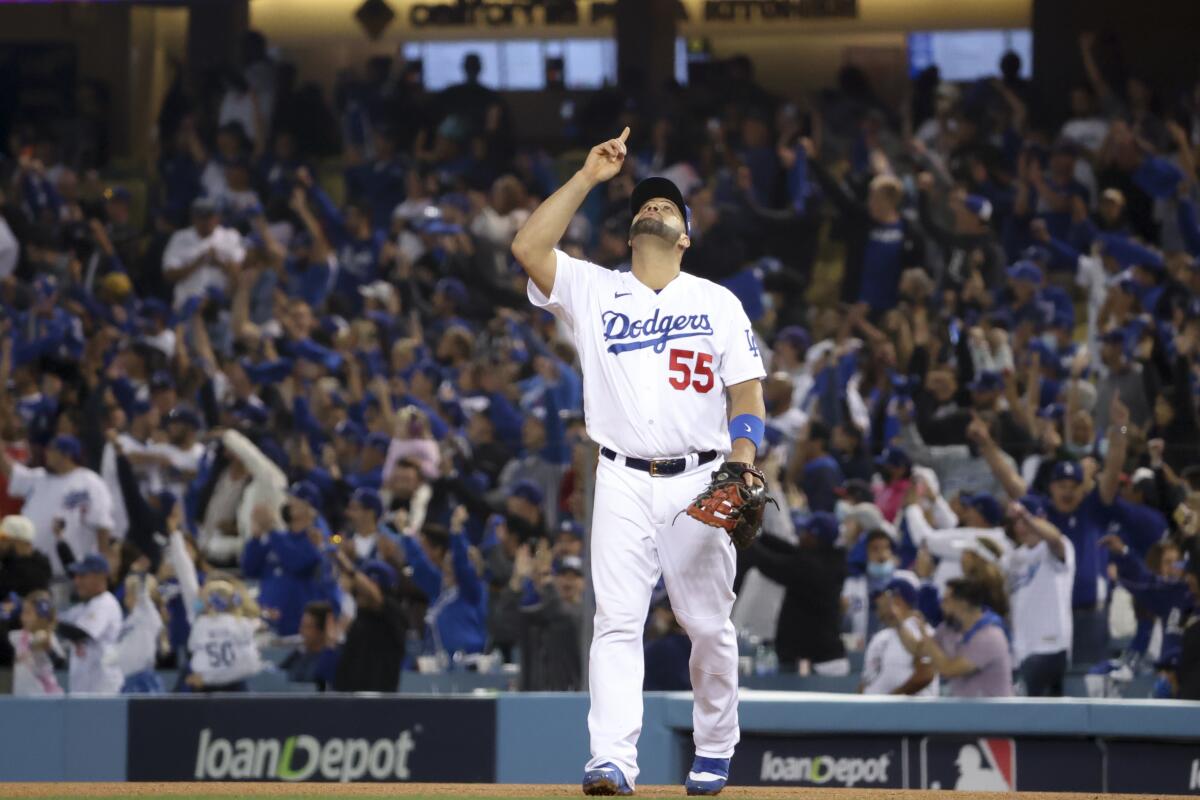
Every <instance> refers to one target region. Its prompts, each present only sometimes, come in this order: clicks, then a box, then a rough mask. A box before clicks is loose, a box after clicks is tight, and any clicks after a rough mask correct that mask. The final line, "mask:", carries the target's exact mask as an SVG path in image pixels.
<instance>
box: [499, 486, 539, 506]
mask: <svg viewBox="0 0 1200 800" xmlns="http://www.w3.org/2000/svg"><path fill="white" fill-rule="evenodd" d="M508 496H509V497H519V498H521V499H522V500H526V501H528V502H530V503H533V504H534V505H535V506H540V505H541V504H542V500H544V499H545V497H546V496H545V493H544V492H542V490H541V488H540V487H539V486H538V485H537V484H536V483H534V482H533V481H517V482H516V483H514V484H513V485H512V488H510V489H509V490H508Z"/></svg>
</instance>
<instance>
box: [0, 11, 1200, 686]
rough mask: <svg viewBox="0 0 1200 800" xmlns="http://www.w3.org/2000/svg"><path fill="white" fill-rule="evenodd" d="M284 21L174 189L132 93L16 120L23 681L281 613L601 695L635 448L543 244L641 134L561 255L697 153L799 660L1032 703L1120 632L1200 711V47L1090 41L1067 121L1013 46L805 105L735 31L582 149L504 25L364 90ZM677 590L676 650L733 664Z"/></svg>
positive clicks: (189, 133) (605, 93) (386, 63)
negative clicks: (597, 504) (508, 53)
mask: <svg viewBox="0 0 1200 800" xmlns="http://www.w3.org/2000/svg"><path fill="white" fill-rule="evenodd" d="M244 50H245V52H246V59H245V63H244V64H242V65H240V66H239V68H237V69H230V70H228V71H227V72H226V73H223V74H219V75H214V76H211V80H209V81H207V82H205V83H204V84H203V85H201V86H195V87H193V86H190V85H189V84H188V83H187V81H186V80H185V78H184V73H183V72H182V70H181V71H180V73H179V75H178V76H177V78H176V80H175V82H174V84H173V85H172V88H171V90H170V92H169V94H168V96H167V98H166V100H165V102H164V103H163V107H162V111H161V114H160V116H159V120H158V131H157V142H158V146H159V152H158V153H157V154H156V158H155V159H154V162H155V164H156V166H155V170H154V173H153V175H152V176H150V187H151V191H150V193H149V197H148V199H147V208H146V214H145V219H144V220H142V219H139V218H138V217H137V216H135V214H134V205H135V203H134V202H133V196H132V193H131V192H130V191H129V189H128V188H127V187H125V186H123V185H121V184H119V183H107V184H106V183H105V182H104V181H102V179H101V175H103V174H105V168H106V166H107V164H106V163H105V161H104V155H103V154H104V150H105V146H104V143H103V141H101V140H100V139H99V138H97V137H96V136H95V131H96V130H97V129H96V126H94V125H86V124H84V123H85V121H86V120H84V119H82V118H80V119H65V120H48V119H38V118H32V117H31V118H28V119H17V120H16V121H15V122H14V124H12V125H11V131H10V138H9V141H7V142H5V143H4V149H5V152H6V155H5V157H4V159H3V160H2V161H0V173H2V175H3V197H2V202H0V312H2V315H0V317H2V318H0V330H2V332H3V333H2V341H0V439H2V440H3V443H4V447H3V448H2V450H0V480H2V486H0V506H2V508H3V512H4V513H5V514H7V516H5V517H4V520H3V522H2V524H0V609H2V611H3V615H2V616H3V621H2V622H0V626H2V627H3V628H4V630H5V632H6V633H7V635H6V636H4V637H2V639H3V642H2V643H0V650H2V651H3V652H0V663H4V664H12V665H13V669H14V672H13V691H15V692H17V693H21V694H44V693H59V692H62V691H63V687H62V686H61V685H60V682H59V679H58V675H59V670H60V669H61V668H62V667H63V666H64V665H68V666H69V680H68V683H67V688H69V690H70V691H71V692H73V693H74V692H108V693H115V692H118V691H124V692H159V691H222V690H237V689H244V688H245V687H246V681H247V679H249V678H251V677H252V676H254V675H255V674H256V673H258V672H259V671H260V670H262V669H263V668H264V658H263V654H262V652H260V650H261V646H262V645H263V643H264V642H270V643H277V642H279V641H282V642H287V643H291V645H294V651H293V652H291V653H290V654H288V655H287V657H286V659H284V660H283V661H282V663H280V664H278V665H277V668H278V669H280V670H282V671H284V672H286V674H287V675H288V676H289V678H290V679H291V680H293V681H297V682H306V683H311V684H314V685H315V686H317V687H318V688H321V689H330V690H348V691H353V690H377V691H393V690H395V689H396V687H397V684H398V681H399V676H400V673H401V671H402V670H405V669H407V670H419V671H422V672H438V671H445V670H456V669H457V670H462V669H478V670H480V671H486V670H491V669H495V668H496V664H497V663H499V662H503V663H515V664H519V665H520V681H521V686H522V687H523V688H530V689H551V690H555V689H580V688H582V686H581V662H580V654H581V652H582V650H581V646H580V637H581V629H582V628H583V627H584V625H583V623H584V621H583V619H582V614H583V609H584V607H585V606H584V591H585V580H584V561H583V557H584V552H583V550H584V540H585V538H586V535H585V529H586V527H587V525H588V517H589V515H588V513H587V499H586V494H587V486H588V473H589V471H590V470H591V469H593V468H594V466H593V460H592V459H594V458H595V453H594V450H592V449H590V448H589V447H588V443H587V437H586V432H585V429H584V422H583V421H584V416H583V414H584V409H583V408H582V399H581V397H582V392H581V385H580V376H579V372H578V365H577V363H576V359H575V355H574V352H573V350H572V347H571V345H570V333H569V331H568V330H566V329H565V328H563V327H562V326H560V325H559V324H558V323H556V322H555V321H554V320H553V318H551V317H549V316H548V315H547V314H544V313H542V312H538V311H536V310H535V309H533V308H532V307H531V306H530V305H529V304H528V302H527V300H526V297H525V278H524V275H523V273H522V272H521V271H520V269H519V268H518V267H516V266H515V265H514V262H513V259H512V258H511V256H510V253H509V248H510V244H511V242H512V238H513V236H514V235H515V233H516V231H517V230H518V229H519V228H520V227H521V225H522V223H523V222H524V220H525V219H526V218H527V217H528V215H529V213H530V211H531V209H532V208H533V207H535V206H536V204H537V203H538V201H539V199H540V198H542V197H545V196H546V195H548V194H549V193H550V192H552V191H553V190H554V189H555V188H556V186H557V185H558V183H559V182H560V180H561V179H562V178H563V176H564V175H567V174H569V170H571V169H574V165H576V164H577V163H578V158H576V157H577V156H579V155H580V154H581V152H582V151H580V149H579V148H586V147H589V146H591V145H592V144H594V143H595V142H594V141H592V140H595V141H599V140H600V139H603V138H605V137H606V136H609V135H612V134H614V133H615V132H617V131H619V130H621V128H622V127H623V126H625V125H628V126H629V127H630V128H631V130H632V131H633V133H632V137H631V139H630V153H631V155H632V157H631V158H629V159H627V161H626V166H625V169H624V171H623V172H622V173H621V174H620V175H619V176H618V177H617V178H616V179H614V180H613V181H611V182H610V183H609V184H607V186H605V187H604V188H603V190H602V191H599V192H596V193H594V195H593V196H592V197H591V198H589V201H588V203H587V204H586V206H585V208H584V210H583V211H582V212H581V213H580V214H579V216H578V217H577V218H576V220H575V222H574V223H573V224H572V226H571V228H570V230H569V232H568V235H567V237H566V238H565V239H564V240H563V242H562V243H561V247H562V248H563V249H564V250H566V251H568V252H569V253H571V254H572V255H574V256H577V257H585V258H587V259H589V260H592V261H594V262H596V263H599V264H602V265H604V266H607V267H611V268H614V269H619V268H621V267H622V266H626V265H627V262H628V257H629V245H628V242H627V233H628V226H629V212H628V197H629V194H630V192H631V190H632V187H633V185H634V183H635V181H636V180H638V179H640V178H642V177H645V176H647V175H651V174H661V175H665V176H667V177H669V178H671V179H672V180H674V181H675V182H676V183H677V184H678V185H679V186H680V188H681V190H682V192H683V194H684V196H685V197H686V198H687V200H688V204H689V206H690V210H691V217H692V220H693V231H692V246H691V248H690V250H689V251H688V253H687V255H686V257H685V261H684V268H685V269H686V270H688V271H689V272H692V273H694V274H697V275H700V276H702V277H705V278H708V279H711V280H714V281H718V282H721V283H723V284H724V285H726V286H728V287H729V288H731V289H732V290H733V291H734V292H735V294H737V295H738V297H739V298H740V299H741V300H742V302H743V305H744V307H745V309H746V311H747V314H748V315H749V316H750V318H751V320H752V321H753V322H754V324H755V326H756V333H757V336H758V338H759V340H760V346H761V349H762V352H763V357H764V360H765V362H766V364H767V366H768V371H769V377H768V378H767V380H766V386H765V395H766V399H767V407H768V415H769V420H768V433H767V445H766V446H764V448H763V451H762V452H760V453H759V457H760V463H761V465H762V466H763V467H764V469H765V470H766V471H767V473H768V475H769V476H771V478H772V479H773V480H772V490H773V493H774V494H775V495H776V496H777V498H778V500H779V501H780V508H781V510H780V511H778V512H775V511H773V510H771V511H769V512H768V517H767V520H766V525H765V529H766V532H765V534H764V536H763V537H761V538H760V540H759V541H758V542H756V543H755V544H754V545H753V546H752V547H751V548H749V549H748V550H746V551H743V552H742V553H741V554H740V556H739V600H738V603H737V606H736V607H735V610H734V617H735V622H736V624H737V626H738V629H739V631H740V632H741V634H742V636H743V638H744V639H745V641H746V642H747V643H748V647H749V649H748V650H747V651H746V652H747V653H749V655H748V656H747V659H748V660H752V661H753V662H754V664H753V668H758V667H761V666H762V665H763V664H764V663H772V662H777V667H768V668H777V669H778V670H780V671H789V672H793V673H796V672H799V673H802V674H803V673H808V672H812V673H816V674H818V675H826V676H838V675H847V674H849V673H850V671H851V659H850V657H849V656H850V655H852V654H853V653H854V652H856V651H864V650H865V653H864V654H863V656H862V659H863V660H862V668H861V684H862V690H863V691H866V692H880V693H889V692H892V693H907V694H939V693H948V694H951V695H956V696H1003V695H1009V694H1013V693H1014V692H1024V693H1026V694H1030V695H1055V694H1061V693H1062V692H1063V682H1064V675H1065V674H1066V672H1067V670H1068V665H1069V664H1072V665H1082V666H1084V667H1089V666H1093V665H1094V671H1095V672H1096V673H1097V674H1107V673H1113V672H1120V671H1124V672H1125V673H1130V674H1134V673H1145V672H1151V673H1157V674H1158V675H1159V676H1160V680H1159V682H1158V684H1156V686H1155V694H1156V696H1162V697H1182V698H1189V699H1200V626H1198V625H1195V624H1192V623H1194V621H1195V619H1196V614H1197V611H1196V603H1197V598H1198V593H1200V585H1198V584H1197V576H1200V553H1197V552H1196V551H1195V548H1194V542H1195V540H1196V534H1197V531H1198V529H1200V430H1198V422H1197V405H1196V400H1197V397H1196V393H1197V387H1198V386H1200V384H1198V383H1197V367H1198V365H1200V224H1198V221H1197V213H1196V208H1195V198H1196V195H1197V191H1196V182H1197V171H1196V162H1195V155H1196V152H1197V148H1198V147H1200V82H1197V83H1196V84H1195V86H1194V87H1191V86H1188V87H1185V91H1182V92H1180V91H1176V90H1177V89H1178V87H1152V86H1147V85H1146V84H1145V83H1144V82H1142V81H1140V80H1139V79H1138V78H1137V77H1136V76H1134V75H1129V74H1118V73H1117V72H1115V71H1114V70H1113V69H1112V65H1113V64H1116V63H1119V60H1118V59H1116V58H1115V55H1116V54H1117V52H1118V51H1119V44H1118V43H1117V42H1115V41H1113V40H1110V39H1107V38H1106V39H1097V38H1096V37H1094V36H1085V37H1083V38H1082V39H1081V40H1080V42H1079V51H1080V58H1081V59H1082V63H1083V66H1084V70H1085V73H1086V75H1087V76H1088V81H1087V82H1086V83H1082V84H1080V85H1078V86H1075V87H1072V89H1071V92H1070V98H1071V102H1070V108H1069V110H1068V114H1067V117H1066V119H1065V120H1064V119H1060V118H1059V117H1060V116H1061V114H1058V113H1055V112H1054V111H1053V110H1052V109H1050V108H1047V106H1046V103H1045V102H1044V101H1043V100H1042V99H1041V98H1039V96H1038V95H1037V93H1036V92H1035V91H1034V89H1033V87H1031V86H1030V84H1029V83H1028V82H1027V81H1025V80H1024V79H1022V78H1021V77H1020V72H1021V71H1020V63H1019V59H1017V58H1016V56H1015V55H1014V54H1010V55H1008V56H1006V57H1005V59H1004V61H1003V62H1002V63H1001V64H1000V73H999V74H998V75H997V76H996V77H995V78H993V79H990V80H983V81H979V82H972V83H969V84H964V85H956V84H952V83H948V82H942V81H940V80H939V78H938V75H937V72H936V69H931V70H929V71H926V72H924V73H922V74H921V75H919V76H918V77H917V78H916V79H915V80H914V81H913V83H912V93H911V97H910V98H908V99H907V100H906V101H905V103H904V104H903V105H902V107H892V106H889V105H888V104H886V103H884V102H883V101H881V100H880V99H879V98H878V97H877V96H876V94H875V93H874V91H873V90H872V88H871V86H870V84H869V82H868V81H867V80H866V78H865V77H864V75H863V73H861V72H859V71H858V70H856V69H855V68H853V67H847V68H845V69H844V70H843V71H842V72H841V74H840V76H839V81H838V85H837V86H836V87H833V88H830V89H828V90H827V91H824V92H822V93H820V94H819V95H817V96H815V97H813V98H811V100H810V101H809V102H808V103H807V104H806V105H805V107H804V108H799V107H798V106H797V105H796V104H794V103H792V102H788V101H785V100H782V99H781V98H777V97H774V96H772V95H771V94H770V93H768V92H766V91H765V90H763V89H761V88H760V87H758V86H757V85H756V84H755V82H754V76H753V71H752V69H751V66H750V62H749V61H748V60H745V59H733V60H731V61H730V62H729V63H728V65H727V68H726V70H725V71H724V72H723V73H721V74H720V75H719V76H715V77H713V78H712V79H711V80H708V81H705V82H697V83H693V84H692V85H689V86H687V87H671V88H670V89H669V90H668V91H666V92H665V95H664V96H660V97H658V98H657V99H656V100H655V101H654V102H653V103H651V102H650V101H649V100H648V96H647V95H645V93H643V92H640V91H634V90H629V89H627V90H624V91H618V90H615V89H609V90H602V91H599V92H597V93H595V94H594V95H593V96H592V97H591V98H590V99H589V100H588V102H587V103H586V105H585V106H583V107H582V108H581V110H580V112H579V114H578V115H577V116H576V117H575V118H573V119H571V120H567V121H564V123H563V124H564V130H563V131H562V132H561V133H562V138H563V139H564V141H566V142H568V143H569V144H568V147H567V148H566V151H565V152H564V153H562V154H554V155H552V154H551V153H549V152H547V151H545V150H544V149H541V148H539V147H535V146H531V145H530V144H528V143H523V142H521V141H519V140H518V139H517V137H516V136H515V135H514V133H513V126H512V121H511V118H510V112H509V109H508V107H507V104H506V102H505V100H504V98H503V97H502V96H500V95H499V94H497V93H496V92H494V91H492V90H490V89H488V88H487V87H485V86H483V85H481V84H480V83H479V80H478V78H479V74H480V68H481V64H480V62H479V59H478V57H475V56H469V57H468V58H467V59H466V60H465V62H464V65H463V66H464V81H463V82H462V83H461V84H459V85H456V86H453V87H451V88H449V89H446V90H444V91H442V92H440V93H437V94H431V93H427V92H426V91H425V90H424V89H423V87H422V84H421V81H420V72H419V69H417V68H416V67H415V66H414V65H412V64H405V63H404V62H403V61H402V60H400V59H396V60H392V59H386V58H374V59H371V60H370V61H369V62H368V63H367V64H366V68H365V70H364V71H363V72H362V74H359V75H349V74H348V75H346V76H343V77H342V78H341V79H339V83H338V86H337V89H336V92H335V93H334V97H333V98H332V102H331V103H330V102H327V101H326V99H325V98H324V97H323V96H322V94H321V91H320V89H319V88H318V87H316V86H315V85H313V84H309V85H300V86H298V85H297V81H296V74H297V73H296V69H295V66H294V65H291V64H288V63H283V62H278V61H275V60H273V59H272V58H271V57H270V56H269V55H268V49H267V47H266V42H265V41H264V40H263V38H262V37H261V36H260V35H257V34H251V35H250V36H249V37H248V39H247V42H246V46H245V48H244ZM1172 92H1174V93H1172ZM64 132H70V134H71V135H69V136H68V135H65V134H64ZM89 135H91V136H92V138H91V139H89V138H88V137H89ZM573 158H574V159H575V160H572V159H573ZM331 159H335V160H336V162H335V163H337V164H338V165H339V166H340V171H338V170H331V169H330V168H329V167H328V165H329V164H330V163H331V161H330V160H331ZM322 164H324V165H326V166H325V168H324V169H322V167H321V165H322ZM335 198H336V199H335ZM590 535H594V536H603V535H604V531H602V530H600V531H591V532H590ZM649 612H650V613H649V616H648V624H647V651H646V652H647V671H646V686H647V688H664V689H665V688H686V687H687V680H688V679H687V658H688V643H687V638H686V636H685V635H684V634H683V633H682V630H681V629H680V628H679V626H678V624H677V622H676V621H675V620H674V618H673V616H672V615H671V611H670V607H669V604H667V603H666V601H665V599H664V600H663V601H661V602H656V603H655V605H654V607H653V608H652V609H650V610H649ZM165 670H173V674H177V675H178V680H177V683H175V684H174V685H171V684H168V685H164V683H163V681H162V679H161V675H163V674H164V671H165Z"/></svg>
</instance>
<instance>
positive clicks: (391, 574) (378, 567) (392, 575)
mask: <svg viewBox="0 0 1200 800" xmlns="http://www.w3.org/2000/svg"><path fill="white" fill-rule="evenodd" d="M358 571H359V572H361V573H362V574H363V575H366V576H367V577H368V578H370V579H371V580H372V581H373V582H374V583H375V585H376V586H378V587H379V588H380V589H384V590H386V591H389V592H390V591H392V590H393V589H395V588H396V583H397V582H398V581H399V576H398V575H396V570H395V569H393V568H392V565H391V564H389V563H387V562H386V561H381V560H379V559H378V558H372V559H369V560H367V561H364V562H363V565H362V566H361V567H359V568H358Z"/></svg>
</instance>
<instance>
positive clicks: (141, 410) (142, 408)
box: [129, 400, 153, 419]
mask: <svg viewBox="0 0 1200 800" xmlns="http://www.w3.org/2000/svg"><path fill="white" fill-rule="evenodd" d="M151 408H153V406H151V405H150V403H149V402H147V401H145V400H134V401H133V402H132V403H130V404H129V418H130V419H136V418H137V417H140V416H142V415H143V414H149V413H150V409H151Z"/></svg>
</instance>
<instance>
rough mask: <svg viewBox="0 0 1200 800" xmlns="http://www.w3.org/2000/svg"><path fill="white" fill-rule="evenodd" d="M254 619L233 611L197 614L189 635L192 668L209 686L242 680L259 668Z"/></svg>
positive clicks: (256, 671) (260, 668) (260, 663)
mask: <svg viewBox="0 0 1200 800" xmlns="http://www.w3.org/2000/svg"><path fill="white" fill-rule="evenodd" d="M256 627H257V623H256V622H255V621H254V620H249V619H246V618H244V617H239V616H236V615H234V614H203V615H201V616H199V617H196V621H195V622H194V623H193V624H192V633H191V636H190V637H189V638H188V649H189V650H191V651H192V660H191V666H192V672H194V673H196V674H197V675H199V676H200V677H201V678H203V679H204V683H205V684H206V685H209V686H213V685H216V686H220V685H223V684H228V683H236V682H237V681H240V680H245V679H246V678H249V677H250V676H251V675H257V674H258V673H259V672H260V671H261V670H262V660H261V658H260V657H259V654H258V645H257V644H256V643H255V641H254V631H255V628H256Z"/></svg>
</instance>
